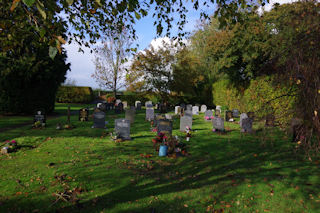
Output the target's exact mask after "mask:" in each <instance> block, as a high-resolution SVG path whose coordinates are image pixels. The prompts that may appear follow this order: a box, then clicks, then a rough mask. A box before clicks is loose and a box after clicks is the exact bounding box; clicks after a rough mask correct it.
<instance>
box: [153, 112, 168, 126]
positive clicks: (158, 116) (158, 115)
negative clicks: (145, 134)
mask: <svg viewBox="0 0 320 213" xmlns="http://www.w3.org/2000/svg"><path fill="white" fill-rule="evenodd" d="M164 119H166V117H165V116H164V115H163V114H156V116H155V119H154V126H155V127H156V126H158V121H159V120H164Z"/></svg>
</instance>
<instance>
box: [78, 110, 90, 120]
mask: <svg viewBox="0 0 320 213" xmlns="http://www.w3.org/2000/svg"><path fill="white" fill-rule="evenodd" d="M88 120H89V109H88V108H82V109H80V110H79V121H88Z"/></svg>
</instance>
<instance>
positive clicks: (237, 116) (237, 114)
mask: <svg viewBox="0 0 320 213" xmlns="http://www.w3.org/2000/svg"><path fill="white" fill-rule="evenodd" d="M239 114H240V112H239V110H237V109H233V110H232V116H233V117H234V118H239Z"/></svg>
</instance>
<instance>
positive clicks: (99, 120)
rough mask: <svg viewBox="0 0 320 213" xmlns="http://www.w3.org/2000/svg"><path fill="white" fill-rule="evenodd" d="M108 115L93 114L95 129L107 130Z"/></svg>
mask: <svg viewBox="0 0 320 213" xmlns="http://www.w3.org/2000/svg"><path fill="white" fill-rule="evenodd" d="M105 126H106V114H105V113H104V112H102V111H100V112H94V113H93V128H105Z"/></svg>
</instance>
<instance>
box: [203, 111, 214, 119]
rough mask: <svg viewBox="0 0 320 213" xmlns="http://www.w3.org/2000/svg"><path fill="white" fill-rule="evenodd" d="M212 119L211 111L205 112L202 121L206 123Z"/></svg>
mask: <svg viewBox="0 0 320 213" xmlns="http://www.w3.org/2000/svg"><path fill="white" fill-rule="evenodd" d="M212 118H213V112H212V110H206V111H205V113H204V119H205V120H206V121H211V120H212Z"/></svg>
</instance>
